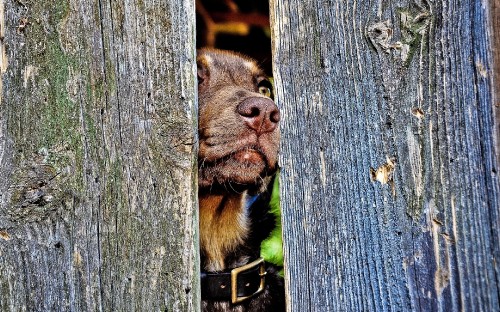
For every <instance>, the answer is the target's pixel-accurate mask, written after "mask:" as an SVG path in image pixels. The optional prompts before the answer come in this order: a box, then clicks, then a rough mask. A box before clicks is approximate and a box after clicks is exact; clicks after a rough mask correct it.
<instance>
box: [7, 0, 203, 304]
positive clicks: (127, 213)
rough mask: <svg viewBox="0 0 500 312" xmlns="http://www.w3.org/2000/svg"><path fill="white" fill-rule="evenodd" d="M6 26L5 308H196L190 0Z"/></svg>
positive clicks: (40, 15) (20, 20) (58, 9)
mask: <svg viewBox="0 0 500 312" xmlns="http://www.w3.org/2000/svg"><path fill="white" fill-rule="evenodd" d="M0 27H1V31H0V32H1V34H0V57H1V61H0V66H1V74H2V77H1V78H2V80H1V81H2V94H1V103H0V177H1V178H0V311H131V310H136V311H160V310H161V311H165V310H166V311H191V310H197V309H198V307H199V303H198V302H199V292H198V289H199V285H198V278H197V276H198V267H199V265H198V256H197V249H198V248H197V247H196V246H197V231H196V229H197V209H196V207H197V191H196V181H195V177H196V170H194V169H195V168H196V153H195V152H194V150H195V144H194V142H195V141H194V139H195V137H196V131H195V129H196V107H195V103H196V100H195V94H196V83H195V66H194V64H195V61H194V59H195V44H194V1H190V0H177V1H167V0H164V1H139V0H137V1H133V0H123V1H93V0H50V1H40V0H5V1H2V2H1V3H0Z"/></svg>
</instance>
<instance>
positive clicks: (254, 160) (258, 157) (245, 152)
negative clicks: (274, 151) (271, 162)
mask: <svg viewBox="0 0 500 312" xmlns="http://www.w3.org/2000/svg"><path fill="white" fill-rule="evenodd" d="M233 157H234V159H235V160H236V161H239V162H241V163H243V164H259V163H262V162H265V156H264V155H263V154H262V152H260V151H258V150H257V149H255V148H252V147H250V148H245V149H242V150H240V151H238V152H236V153H234V156H233Z"/></svg>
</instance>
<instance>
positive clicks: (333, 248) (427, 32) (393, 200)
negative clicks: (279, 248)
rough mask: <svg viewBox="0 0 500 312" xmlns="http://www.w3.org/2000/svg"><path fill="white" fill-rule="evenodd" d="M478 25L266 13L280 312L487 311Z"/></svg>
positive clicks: (489, 187)
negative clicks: (277, 170)
mask: <svg viewBox="0 0 500 312" xmlns="http://www.w3.org/2000/svg"><path fill="white" fill-rule="evenodd" d="M486 2H487V1H486ZM493 2H495V1H493ZM496 12H497V15H498V9H496ZM489 13H490V12H489V6H488V5H485V2H484V1H472V0H470V1H457V0H444V1H425V0H422V1H421V0H418V1H401V0H399V1H391V2H387V1H361V2H360V1H353V0H347V1H334V0H326V1H298V0H292V1H285V0H272V1H271V25H272V34H273V38H274V40H273V61H274V79H275V86H276V98H277V102H278V106H279V107H280V110H281V113H282V114H281V116H282V120H281V122H280V125H281V134H282V135H281V147H282V149H281V156H280V166H281V175H280V177H281V192H282V193H281V198H282V208H283V231H284V242H285V264H286V268H287V270H286V286H287V288H288V308H289V311H301V312H303V311H498V307H499V306H500V298H499V294H500V280H499V277H500V275H499V273H498V272H499V269H500V268H499V267H498V259H499V256H500V235H499V228H500V227H499V224H500V197H499V196H500V190H499V179H498V162H497V159H496V155H498V152H499V151H498V150H497V147H498V146H497V145H495V143H496V138H495V132H494V131H493V129H494V127H495V124H496V125H498V120H495V113H496V114H498V106H496V102H494V100H493V99H494V98H493V94H495V92H497V93H496V94H498V89H499V85H498V83H497V84H495V83H494V82H493V80H492V79H493V78H492V70H493V69H494V68H495V67H494V65H495V64H494V63H493V57H492V53H493V51H498V46H497V47H496V48H497V50H495V49H494V43H493V42H492V39H491V38H492V32H493V30H492V28H491V27H490V25H491V24H492V23H491V20H490V14H489ZM494 23H495V24H498V19H497V21H494ZM497 28H498V27H497ZM497 30H498V29H497ZM497 34H498V32H497ZM496 53H497V55H498V52H496ZM497 58H498V57H497ZM496 68H498V64H497V67H496ZM387 157H390V158H391V159H393V160H394V161H391V162H392V164H393V168H392V167H391V168H390V169H391V170H381V171H379V169H380V168H382V169H384V168H385V169H387V167H384V163H385V164H386V166H387V164H388V162H387ZM381 166H382V167H381ZM370 168H372V170H371V171H370ZM377 168H379V169H377ZM389 172H390V173H391V175H390V178H391V181H392V183H379V182H381V181H383V182H388V181H389V175H386V174H385V173H389ZM370 173H371V174H370ZM325 177H326V179H325ZM371 178H375V179H374V180H373V181H372V179H371ZM391 184H392V185H391ZM393 191H394V193H393Z"/></svg>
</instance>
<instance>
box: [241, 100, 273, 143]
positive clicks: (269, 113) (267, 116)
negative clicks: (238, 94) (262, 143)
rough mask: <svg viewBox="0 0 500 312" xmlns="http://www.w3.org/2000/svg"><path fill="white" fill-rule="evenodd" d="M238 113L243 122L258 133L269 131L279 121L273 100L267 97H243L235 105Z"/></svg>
mask: <svg viewBox="0 0 500 312" xmlns="http://www.w3.org/2000/svg"><path fill="white" fill-rule="evenodd" d="M237 111H238V114H240V115H241V116H242V117H243V120H245V123H246V124H247V126H248V127H250V128H251V129H253V130H255V131H257V133H258V134H261V133H266V132H271V131H273V130H274V129H276V126H277V125H278V122H279V121H280V112H279V110H278V107H277V106H276V104H274V102H273V101H272V100H270V99H267V98H261V97H252V98H248V99H245V100H244V101H243V102H241V103H240V104H239V105H238V107H237Z"/></svg>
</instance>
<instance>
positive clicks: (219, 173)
mask: <svg viewBox="0 0 500 312" xmlns="http://www.w3.org/2000/svg"><path fill="white" fill-rule="evenodd" d="M272 170H273V169H272V168H269V166H268V164H267V162H266V159H265V158H264V156H263V155H262V154H260V153H259V152H256V151H253V150H244V151H239V152H237V153H235V154H233V155H232V156H231V157H230V158H228V159H226V160H224V161H223V162H221V163H217V165H208V166H204V167H202V168H199V174H198V185H199V186H200V187H211V186H214V185H230V186H231V187H238V188H241V187H243V188H245V187H248V188H250V187H253V186H256V187H258V186H260V185H261V184H262V182H263V178H264V177H265V176H267V174H268V172H269V171H272Z"/></svg>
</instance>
